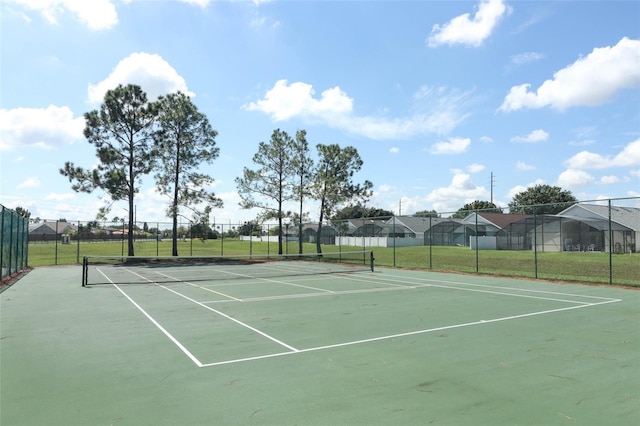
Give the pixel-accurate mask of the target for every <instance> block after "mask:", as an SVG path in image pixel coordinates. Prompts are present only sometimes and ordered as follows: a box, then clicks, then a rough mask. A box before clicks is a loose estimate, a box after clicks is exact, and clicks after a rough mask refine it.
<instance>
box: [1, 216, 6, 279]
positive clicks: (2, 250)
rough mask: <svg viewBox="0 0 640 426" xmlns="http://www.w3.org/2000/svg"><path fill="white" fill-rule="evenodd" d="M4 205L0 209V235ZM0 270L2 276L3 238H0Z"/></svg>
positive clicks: (2, 233) (2, 229)
mask: <svg viewBox="0 0 640 426" xmlns="http://www.w3.org/2000/svg"><path fill="white" fill-rule="evenodd" d="M4 210H5V209H4V206H2V210H1V211H0V235H4ZM0 271H1V273H2V278H4V238H0Z"/></svg>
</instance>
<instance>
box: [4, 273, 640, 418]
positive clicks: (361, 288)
mask: <svg viewBox="0 0 640 426" xmlns="http://www.w3.org/2000/svg"><path fill="white" fill-rule="evenodd" d="M153 269H154V271H152V272H151V273H150V275H145V279H144V280H141V281H138V282H137V283H136V284H134V285H127V284H122V285H111V284H105V285H99V286H89V287H86V288H83V287H81V285H80V284H81V275H82V272H81V268H80V266H61V267H43V268H36V269H34V270H33V271H31V272H30V273H29V274H27V275H26V276H24V277H23V278H22V279H21V280H19V281H18V282H17V283H16V284H14V285H13V286H12V287H11V288H9V289H7V290H6V291H4V292H3V293H2V294H1V295H0V297H1V299H0V320H1V322H0V424H2V425H3V426H4V425H147V424H148V425H212V424H270V425H287V424H290V425H329V424H331V425H335V424H341V425H363V424H389V425H423V424H441V425H507V424H508V425H543V424H544V425H570V424H582V425H605V424H611V425H613V424H615V425H635V424H640V363H638V354H640V326H639V324H640V291H634V290H624V289H618V288H609V287H605V286H600V287H597V286H581V285H568V284H553V283H544V282H534V281H528V280H514V279H505V278H493V277H483V276H466V275H448V274H436V273H428V272H416V271H401V270H394V269H382V270H378V271H376V272H357V273H351V274H346V273H344V274H343V273H337V274H320V275H308V276H306V275H298V276H291V277H285V276H278V277H265V278H253V279H249V278H245V277H241V278H237V277H236V278H234V279H232V280H224V279H215V280H210V281H208V280H206V279H200V280H197V281H195V280H194V282H190V281H188V280H185V279H181V277H179V276H173V275H172V274H174V273H176V272H175V271H170V270H166V271H162V270H159V268H153ZM118 273H123V272H122V271H119V272H118ZM134 273H138V272H134ZM153 274H162V275H158V278H160V277H163V279H162V280H160V279H155V278H154V275H153ZM106 276H108V274H107V275H106ZM168 277H169V278H168ZM171 277H173V278H174V279H171ZM125 281H126V280H125ZM129 281H130V282H135V281H134V280H132V279H130V280H129Z"/></svg>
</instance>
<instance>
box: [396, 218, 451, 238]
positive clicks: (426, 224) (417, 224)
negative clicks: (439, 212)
mask: <svg viewBox="0 0 640 426" xmlns="http://www.w3.org/2000/svg"><path fill="white" fill-rule="evenodd" d="M394 219H395V221H396V223H400V224H402V225H403V226H405V227H406V228H408V229H409V230H411V231H412V232H413V233H415V234H420V233H424V232H426V231H428V230H429V228H430V227H433V226H436V225H438V224H440V223H460V220H459V219H451V218H442V217H416V216H395V217H393V218H391V219H389V220H388V221H387V223H388V224H393V220H394Z"/></svg>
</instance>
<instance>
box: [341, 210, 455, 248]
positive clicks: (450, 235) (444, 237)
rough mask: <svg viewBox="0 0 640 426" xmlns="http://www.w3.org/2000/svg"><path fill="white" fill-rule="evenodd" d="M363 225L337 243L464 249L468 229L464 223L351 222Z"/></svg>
mask: <svg viewBox="0 0 640 426" xmlns="http://www.w3.org/2000/svg"><path fill="white" fill-rule="evenodd" d="M348 222H349V223H350V224H351V225H359V226H358V227H357V228H356V229H355V230H353V231H351V232H350V233H347V234H345V233H343V234H342V236H341V237H340V238H339V239H337V240H336V244H339V245H352V246H361V247H409V246H428V245H444V246H453V245H463V244H464V241H465V228H464V225H463V224H462V221H461V220H460V219H451V218H440V217H413V216H394V217H392V218H390V219H388V220H386V221H383V220H377V219H364V218H363V219H350V220H349V221H348Z"/></svg>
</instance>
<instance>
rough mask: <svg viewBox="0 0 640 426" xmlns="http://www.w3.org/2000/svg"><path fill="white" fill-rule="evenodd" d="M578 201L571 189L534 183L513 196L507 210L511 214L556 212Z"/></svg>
mask: <svg viewBox="0 0 640 426" xmlns="http://www.w3.org/2000/svg"><path fill="white" fill-rule="evenodd" d="M577 201H578V199H577V198H576V197H574V196H573V194H571V191H567V190H563V189H562V188H560V187H559V186H550V185H536V186H532V187H531V188H528V189H526V190H524V191H522V192H520V193H518V194H516V195H515V196H514V197H513V200H512V201H511V202H510V203H509V211H510V212H511V213H513V214H515V213H520V214H557V213H560V212H561V211H562V210H564V209H566V208H568V207H570V206H572V205H573V204H575V203H576V202H577Z"/></svg>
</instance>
